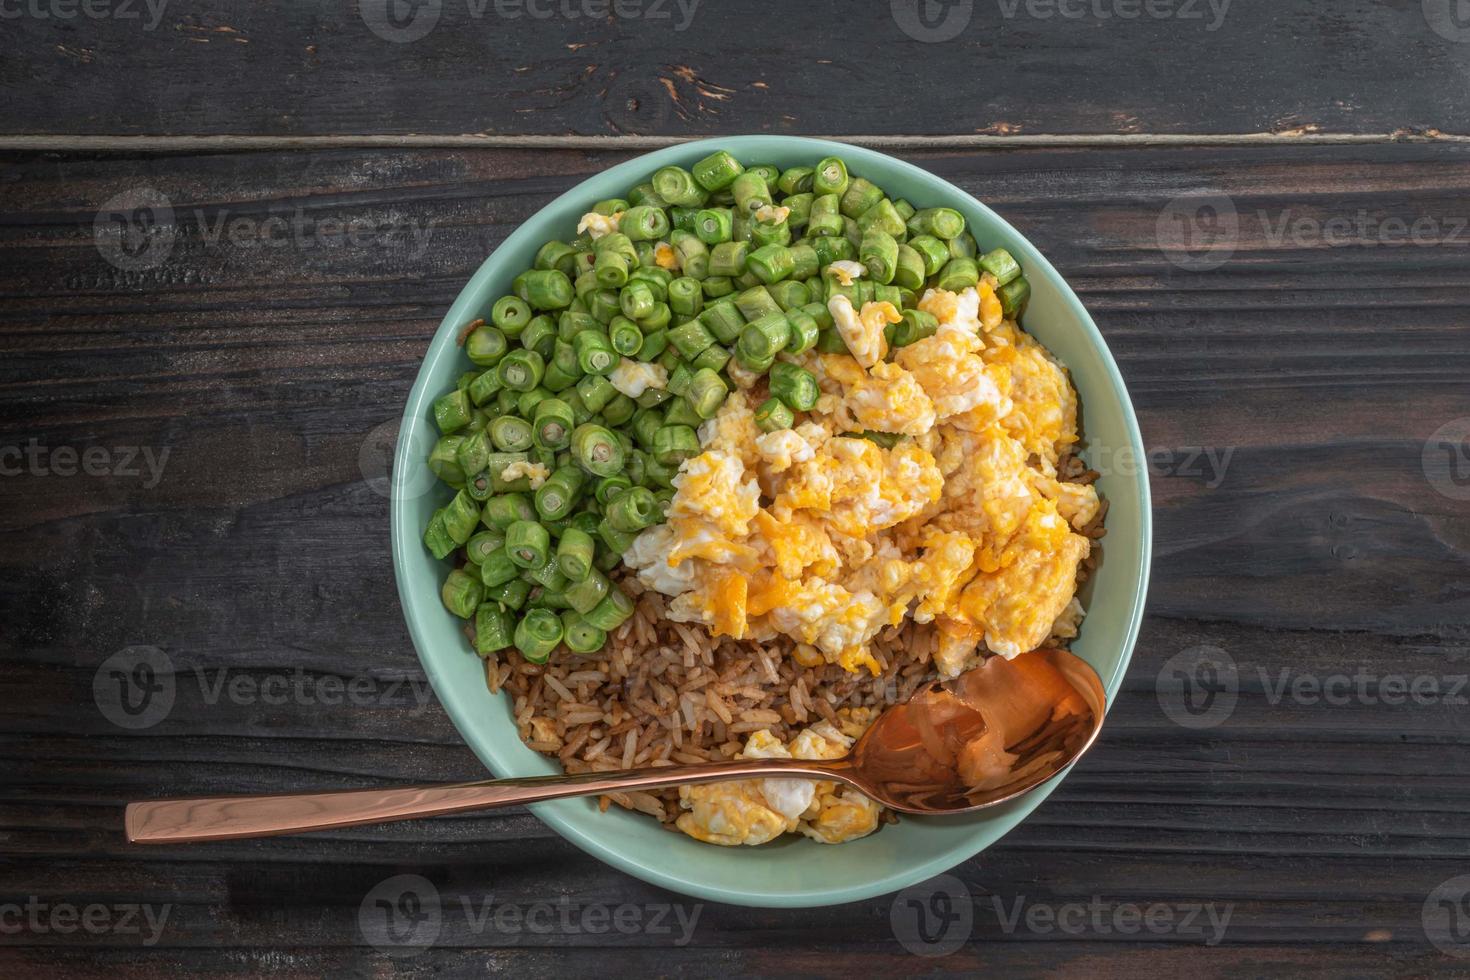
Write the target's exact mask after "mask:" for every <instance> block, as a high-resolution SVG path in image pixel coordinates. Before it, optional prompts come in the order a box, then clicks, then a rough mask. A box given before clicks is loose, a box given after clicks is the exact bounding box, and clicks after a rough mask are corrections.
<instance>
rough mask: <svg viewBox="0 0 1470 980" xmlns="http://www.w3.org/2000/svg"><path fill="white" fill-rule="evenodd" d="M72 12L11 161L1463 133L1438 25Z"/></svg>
mask: <svg viewBox="0 0 1470 980" xmlns="http://www.w3.org/2000/svg"><path fill="white" fill-rule="evenodd" d="M69 3H70V0H27V5H26V6H21V5H20V4H19V3H17V4H16V5H15V7H14V10H13V11H12V12H10V13H7V14H6V15H5V18H6V19H5V28H6V36H7V57H6V59H5V60H4V62H3V64H0V83H3V84H4V86H5V89H6V91H7V93H9V94H10V95H11V97H10V98H8V99H6V100H5V103H4V105H3V106H0V136H3V135H10V134H68V135H95V134H107V135H139V134H146V135H166V134H167V135H195V134H239V135H269V136H279V137H287V136H303V135H323V134H327V135H330V134H364V133H371V134H406V133H428V134H438V135H447V134H469V133H475V134H491V135H526V134H557V135H560V134H578V135H584V136H595V135H622V134H642V135H668V136H697V135H712V134H719V133H737V132H777V133H801V134H844V133H862V134H869V135H884V134H914V135H918V134H923V135H936V134H949V135H953V134H974V133H992V134H1000V135H1014V134H1023V135H1024V134H1057V133H1062V134H1066V133H1083V134H1098V133H1110V134H1111V133H1187V134H1207V133H1259V132H1286V133H1312V132H1317V131H1326V132H1334V133H1337V132H1341V133H1376V134H1388V133H1395V132H1404V133H1437V132H1443V133H1451V134H1466V133H1470V106H1467V104H1466V101H1465V99H1464V98H1462V93H1463V92H1464V89H1465V83H1466V81H1467V76H1470V43H1465V42H1466V40H1467V39H1470V27H1467V26H1466V25H1464V24H1461V23H1460V22H1459V21H1458V20H1456V19H1455V16H1454V14H1453V12H1452V11H1453V9H1454V5H1453V4H1451V3H1449V2H1448V0H1424V2H1422V3H1421V0H1401V2H1396V3H1391V4H1386V3H1378V2H1374V0H1343V2H1338V3H1332V4H1321V3H1318V2H1315V0H1149V2H1148V3H1147V4H1145V3H1143V2H1142V0H891V2H882V0H878V2H871V3H851V2H846V0H823V2H816V3H799V4H798V3H786V2H782V0H749V2H741V3H729V2H717V0H617V2H616V4H611V3H610V0H393V2H392V3H391V4H390V3H388V0H355V2H353V3H333V2H331V0H309V2H302V3H289V2H284V0H273V2H262V3H255V4H248V5H245V4H237V3H229V2H227V0H199V2H190V3H187V4H186V3H179V2H172V3H171V2H168V0H151V4H152V6H151V7H150V6H149V3H148V2H145V0H91V2H90V3H89V5H88V6H89V9H96V10H98V11H101V12H104V13H106V16H98V17H93V16H87V15H85V14H82V13H79V12H76V11H77V8H76V7H75V5H71V6H68V5H69ZM68 9H70V10H71V11H73V13H72V15H71V16H65V11H67V10H68ZM10 10H11V8H9V7H7V11H10ZM33 11H38V12H39V15H38V13H36V12H33ZM389 11H393V12H394V13H393V15H392V16H390V14H389ZM373 27H377V28H378V29H379V30H378V31H377V32H375V31H374V30H373ZM425 29H427V33H423V36H422V37H418V39H416V40H411V41H410V40H406V39H408V38H411V37H417V36H418V35H419V34H420V33H421V32H423V31H424V30H425ZM385 38H399V39H403V40H402V41H401V42H395V41H393V40H385ZM940 38H942V39H943V40H938V39H940ZM924 39H935V40H924ZM1457 39H1458V40H1457ZM793 63H795V64H797V65H799V66H800V70H797V71H793V70H792V66H793ZM120 77H121V78H126V79H127V82H126V84H118V80H119V78H120Z"/></svg>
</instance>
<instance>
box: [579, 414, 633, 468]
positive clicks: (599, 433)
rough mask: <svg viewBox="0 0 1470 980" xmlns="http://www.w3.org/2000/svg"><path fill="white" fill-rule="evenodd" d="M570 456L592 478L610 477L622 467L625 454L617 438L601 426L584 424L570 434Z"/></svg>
mask: <svg viewBox="0 0 1470 980" xmlns="http://www.w3.org/2000/svg"><path fill="white" fill-rule="evenodd" d="M572 456H573V458H575V459H576V461H577V464H578V465H579V466H581V467H582V468H583V469H584V470H586V471H587V472H588V473H591V474H592V475H593V476H612V475H613V474H614V473H616V472H618V471H619V470H620V469H622V467H623V460H624V458H625V454H624V452H623V447H622V445H621V444H620V443H619V442H618V440H617V437H616V436H614V435H613V434H612V432H611V431H610V430H608V429H606V428H605V427H603V426H600V425H595V424H593V423H586V424H583V425H579V426H577V428H576V429H575V430H573V432H572Z"/></svg>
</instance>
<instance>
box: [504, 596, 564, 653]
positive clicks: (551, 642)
mask: <svg viewBox="0 0 1470 980" xmlns="http://www.w3.org/2000/svg"><path fill="white" fill-rule="evenodd" d="M560 642H561V619H560V618H559V617H558V616H557V615H556V613H554V612H552V611H551V610H549V609H531V610H529V611H527V613H526V614H525V615H524V616H522V617H521V621H520V622H519V623H517V624H516V629H515V647H516V649H517V650H519V651H520V652H521V656H522V657H523V658H524V659H525V660H526V662H528V663H533V664H544V663H546V661H547V660H549V659H550V658H551V651H552V650H555V649H556V645H557V644H558V643H560Z"/></svg>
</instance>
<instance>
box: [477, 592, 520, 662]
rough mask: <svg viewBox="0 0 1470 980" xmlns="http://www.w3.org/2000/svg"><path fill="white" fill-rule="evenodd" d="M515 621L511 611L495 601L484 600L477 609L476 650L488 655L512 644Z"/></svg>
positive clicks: (481, 654)
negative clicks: (497, 604) (500, 606)
mask: <svg viewBox="0 0 1470 980" xmlns="http://www.w3.org/2000/svg"><path fill="white" fill-rule="evenodd" d="M514 631H515V621H514V619H513V618H512V617H511V615H510V613H508V612H506V611H505V610H503V609H500V608H499V607H497V606H496V605H494V604H493V603H489V602H482V603H480V607H479V608H478V609H476V610H475V652H476V653H478V654H479V655H480V656H482V657H487V656H489V655H490V654H492V653H495V652H496V651H498V650H504V649H505V648H506V647H508V646H510V644H511V640H512V637H513V635H514Z"/></svg>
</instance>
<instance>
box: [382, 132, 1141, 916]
mask: <svg viewBox="0 0 1470 980" xmlns="http://www.w3.org/2000/svg"><path fill="white" fill-rule="evenodd" d="M721 148H723V149H727V150H729V151H731V152H732V153H734V154H735V155H736V156H737V157H738V158H739V159H740V160H742V161H744V162H747V163H749V162H762V163H773V164H776V165H778V166H780V167H787V166H793V165H796V164H813V163H815V162H816V161H817V160H818V159H820V158H821V157H824V156H828V155H840V156H842V157H843V158H844V159H846V160H847V163H848V167H849V168H850V169H851V170H852V172H853V173H854V174H858V175H861V176H863V177H867V178H868V179H869V180H872V181H873V182H875V183H876V184H878V185H879V186H880V187H882V188H883V189H884V190H885V191H886V192H888V194H890V195H891V196H893V197H903V198H906V199H907V200H909V201H911V202H912V203H913V204H914V205H915V206H916V207H930V206H936V205H946V206H948V207H952V208H956V209H957V210H959V211H960V212H961V213H962V214H964V216H965V218H966V219H967V220H968V221H969V227H970V230H971V231H972V232H973V233H974V235H975V237H976V239H978V240H979V242H980V244H981V246H982V248H985V249H989V248H994V247H996V246H998V245H999V246H1004V247H1006V248H1007V249H1009V250H1010V251H1011V253H1012V254H1013V255H1015V256H1016V258H1017V259H1019V260H1020V262H1021V265H1022V267H1023V268H1024V269H1025V270H1026V275H1027V277H1028V278H1029V279H1030V280H1031V289H1032V295H1031V302H1030V307H1029V308H1028V309H1027V311H1026V314H1025V317H1024V326H1025V328H1026V329H1027V330H1028V331H1029V332H1030V333H1031V334H1032V335H1034V336H1035V337H1036V338H1037V339H1038V340H1040V341H1041V342H1042V343H1043V344H1045V345H1046V346H1047V347H1048V348H1049V349H1050V350H1051V351H1052V352H1054V353H1055V354H1056V355H1057V356H1058V357H1059V358H1060V359H1061V360H1062V361H1063V363H1065V364H1066V365H1067V367H1068V368H1069V369H1070V370H1071V374H1072V381H1073V384H1075V385H1076V387H1077V391H1078V392H1079V395H1080V399H1081V404H1082V412H1083V427H1084V430H1085V437H1086V440H1087V441H1086V442H1085V443H1084V445H1085V446H1086V447H1088V449H1090V450H1091V451H1093V452H1095V453H1096V458H1098V459H1099V460H1101V459H1102V457H1103V452H1100V451H1098V450H1099V449H1101V448H1103V447H1105V450H1104V451H1105V452H1106V454H1107V457H1106V458H1107V460H1109V461H1119V460H1125V459H1132V460H1140V461H1141V460H1143V459H1144V455H1143V446H1142V444H1141V442H1140V440H1139V434H1138V423H1137V421H1136V420H1135V418H1134V415H1133V408H1132V406H1131V405H1130V403H1129V400H1128V392H1127V390H1126V389H1125V388H1124V386H1123V379H1122V378H1121V377H1120V376H1119V374H1118V368H1117V366H1116V365H1115V364H1114V363H1113V358H1112V356H1111V355H1110V354H1109V353H1108V348H1107V345H1106V344H1104V343H1103V339H1102V336H1101V335H1100V334H1099V333H1098V331H1097V327H1096V326H1094V325H1093V322H1092V319H1091V317H1089V316H1088V315H1087V311H1086V310H1085V309H1083V307H1082V304H1081V302H1079V301H1078V299H1077V297H1076V295H1074V294H1073V292H1072V290H1071V289H1069V288H1068V286H1067V284H1066V283H1065V282H1063V281H1062V277H1061V276H1059V275H1058V274H1057V271H1056V270H1055V269H1053V268H1052V267H1051V264H1050V263H1049V262H1047V261H1046V259H1044V258H1043V257H1042V256H1041V253H1040V252H1038V251H1037V250H1036V249H1035V248H1034V247H1033V246H1032V245H1031V243H1030V242H1028V241H1026V239H1024V238H1022V237H1021V235H1020V234H1018V233H1017V232H1016V230H1015V229H1014V228H1012V227H1011V226H1010V225H1008V224H1006V223H1005V222H1004V221H1002V220H1001V219H1000V218H999V217H997V216H996V215H995V213H994V212H992V211H991V210H990V209H989V208H987V207H985V205H983V204H981V203H980V202H979V201H977V200H975V199H974V198H973V197H971V196H969V195H968V194H966V193H964V192H963V191H961V190H959V189H958V188H956V187H954V186H953V185H952V184H950V183H948V182H946V181H944V180H941V179H940V178H938V177H936V176H934V175H933V174H931V173H928V172H926V171H924V170H921V169H920V168H918V167H916V166H913V165H912V164H908V163H904V162H903V161H901V160H896V159H894V158H893V157H890V156H885V155H884V154H882V153H877V152H874V151H872V150H865V149H861V148H859V147H855V146H848V145H846V144H841V143H833V142H829V141H826V140H814V139H800V138H795V137H784V136H736V137H728V138H722V139H717V140H702V141H699V142H695V143H684V144H681V145H678V146H672V147H669V148H667V149H663V150H658V151H656V152H654V153H649V154H647V155H645V156H641V157H639V158H637V159H636V160H630V161H628V162H627V163H623V164H619V165H618V166H615V167H612V168H611V169H609V170H606V171H604V172H602V173H600V174H598V175H596V176H595V177H592V178H589V179H588V180H586V181H583V182H582V183H581V184H578V185H577V186H576V187H574V188H573V189H572V190H570V191H568V192H567V193H565V194H563V195H562V196H561V197H559V198H557V199H556V200H555V201H552V202H551V203H550V204H548V205H547V206H546V207H544V208H542V209H541V211H539V212H538V213H537V214H536V215H534V216H533V217H532V218H531V219H530V220H529V221H527V222H526V223H525V224H523V225H521V227H520V228H518V229H516V231H515V232H514V233H513V234H511V236H510V237H509V238H507V239H506V240H505V243H504V244H503V245H501V246H500V247H499V248H498V249H496V250H495V253H494V254H493V255H491V256H490V257H489V258H488V259H486V260H485V263H484V264H483V265H482V266H480V269H479V271H478V272H476V273H475V275H474V277H473V278H471V279H470V281H469V283H468V284H466V286H465V287H464V289H463V290H461V292H460V294H459V297H458V299H456V300H455V302H454V305H453V306H452V307H451V308H450V310H449V312H448V313H447V314H446V315H445V317H444V321H443V322H442V323H441V324H440V325H439V332H438V333H437V334H436V335H435V337H434V340H433V343H431V344H430V345H429V352H428V356H426V357H425V358H424V363H423V367H422V368H420V369H419V375H418V379H417V381H416V382H415V383H414V386H413V391H412V392H411V393H410V394H409V396H408V406H407V408H406V409H405V410H404V414H403V424H402V428H401V429H400V432H399V441H398V448H397V453H396V458H395V460H394V466H393V480H392V488H393V495H392V534H393V566H394V572H395V574H396V575H397V578H398V594H399V597H400V599H401V600H402V603H403V611H404V615H405V616H406V618H407V620H408V629H409V633H410V634H411V635H412V637H413V642H414V645H415V647H417V648H418V653H419V658H420V659H421V660H422V661H423V664H424V669H425V670H426V671H427V673H428V675H429V679H430V681H431V682H432V683H433V686H434V691H435V693H436V694H437V695H438V697H439V700H440V701H441V702H442V703H443V704H444V707H445V708H447V709H448V711H449V715H450V717H451V718H452V719H453V720H454V724H455V726H456V727H457V728H458V729H459V731H460V732H461V733H462V734H463V735H464V737H465V740H466V741H467V742H468V743H469V744H470V747H471V748H472V749H474V751H475V754H476V755H478V756H479V757H480V759H481V760H482V761H483V762H484V763H485V765H486V766H487V767H488V768H489V769H490V770H491V771H492V772H493V773H495V774H496V775H497V776H531V775H538V774H544V773H552V772H555V771H557V766H556V765H555V764H554V763H553V761H552V760H550V759H548V758H547V757H545V756H542V755H539V754H537V753H536V752H533V751H532V750H530V749H528V748H526V747H525V746H524V745H522V744H521V741H520V739H519V738H517V736H516V730H515V726H514V725H513V724H512V721H511V713H510V707H509V700H508V699H507V698H505V697H496V696H492V695H491V694H490V693H489V692H488V691H487V690H486V688H485V680H484V672H483V670H482V668H481V665H480V661H479V659H478V658H477V657H476V656H475V655H474V654H473V653H472V652H470V650H469V648H468V646H467V645H466V643H465V639H464V635H463V634H462V633H461V632H460V627H461V622H460V620H458V619H455V618H454V617H453V616H451V615H450V614H449V613H448V612H446V611H445V610H444V608H443V606H441V605H440V602H439V585H440V581H441V580H442V577H443V575H444V571H445V569H444V564H443V563H442V562H439V561H435V560H434V558H433V556H431V555H430V554H429V553H428V552H427V551H426V550H425V549H424V546H423V544H422V543H421V540H420V536H421V534H422V531H423V528H424V525H425V523H426V522H427V521H428V519H429V517H430V515H431V514H432V513H433V511H434V509H435V508H437V507H439V506H442V505H443V504H444V503H445V501H447V500H448V499H449V493H448V488H446V487H444V486H442V485H437V486H436V485H435V484H434V480H433V478H432V476H431V475H430V474H429V473H428V469H427V466H426V465H425V457H426V456H427V454H428V450H429V447H431V446H432V445H433V441H434V437H435V430H434V422H433V418H432V414H431V405H432V403H433V400H434V398H435V397H436V396H438V395H440V394H442V393H443V392H445V391H448V390H449V389H451V388H452V387H453V386H454V383H455V379H456V378H457V377H458V376H459V374H460V373H461V372H463V371H465V370H467V369H468V367H469V365H468V362H467V361H465V360H464V359H463V357H462V355H461V354H460V351H459V349H458V348H457V347H456V346H455V335H456V333H457V332H458V331H459V329H460V328H461V327H462V326H463V325H464V324H465V323H468V322H469V321H470V320H473V319H474V318H475V317H480V316H484V317H487V318H488V316H489V311H490V306H491V304H492V303H493V302H494V301H495V300H496V299H497V298H498V297H500V296H501V295H503V294H504V293H506V292H508V291H509V289H510V281H511V278H512V277H513V276H514V275H516V274H517V273H518V272H520V271H521V270H524V269H526V268H528V267H529V266H530V265H531V260H532V257H533V256H534V254H535V252H536V249H537V248H538V247H539V246H540V245H541V244H542V243H543V242H545V241H546V240H547V239H550V238H560V239H566V238H569V237H570V236H571V235H572V234H573V233H574V229H575V228H576V224H577V219H578V218H579V217H580V216H581V215H582V214H583V213H584V212H586V211H588V210H589V209H590V208H591V205H592V203H593V202H594V201H598V200H601V199H603V198H610V197H619V196H622V195H623V194H624V193H626V192H627V190H628V189H629V188H630V187H632V186H633V185H635V184H638V183H641V182H642V181H644V180H647V179H648V177H649V176H650V175H651V174H652V173H653V172H654V171H655V170H657V169H658V168H659V167H662V166H666V165H668V164H671V163H677V164H681V165H683V166H685V167H688V166H690V165H691V164H693V163H694V162H695V161H696V160H699V159H700V158H701V157H704V156H707V155H708V154H709V153H711V152H713V151H714V150H716V149H721ZM1127 450H1131V451H1132V455H1131V457H1129V456H1127V455H1126V454H1125V453H1126V451H1127ZM1099 489H1100V491H1101V493H1102V495H1103V497H1104V498H1106V499H1107V500H1108V501H1110V509H1109V511H1108V517H1107V528H1108V535H1107V539H1106V541H1105V546H1104V548H1103V551H1102V562H1101V567H1100V568H1099V569H1098V570H1097V572H1096V573H1095V574H1094V576H1093V578H1092V580H1091V581H1090V582H1089V583H1088V589H1087V592H1088V593H1090V595H1089V594H1086V593H1084V601H1085V602H1086V605H1087V610H1088V615H1087V619H1086V620H1085V622H1084V624H1083V627H1082V633H1081V636H1080V637H1079V638H1078V641H1077V642H1076V643H1075V644H1074V645H1073V650H1074V651H1075V652H1076V653H1077V654H1079V655H1080V656H1082V657H1084V658H1086V659H1087V661H1088V662H1089V663H1091V664H1092V665H1093V667H1095V668H1096V669H1097V671H1098V673H1099V675H1101V677H1102V678H1103V680H1104V681H1105V682H1106V684H1107V690H1108V696H1109V698H1111V697H1112V696H1113V695H1114V694H1115V693H1116V692H1117V690H1118V686H1119V684H1120V682H1121V681H1122V678H1123V672H1124V670H1125V668H1126V667H1127V665H1128V658H1129V655H1130V654H1131V653H1132V651H1133V643H1134V639H1135V638H1136V636H1137V634H1138V626H1139V621H1140V619H1141V618H1142V615H1143V603H1144V594H1145V591H1146V587H1147V581H1148V568H1149V549H1150V539H1151V530H1150V513H1149V491H1148V477H1147V474H1146V472H1145V468H1144V467H1142V466H1116V467H1113V468H1112V471H1110V472H1106V473H1105V474H1104V475H1103V477H1102V478H1101V480H1100V481H1099ZM1064 775H1065V774H1063V776H1064ZM1063 776H1058V777H1057V778H1056V779H1053V780H1051V781H1050V782H1048V783H1047V784H1046V785H1044V786H1042V787H1039V788H1038V789H1037V790H1035V791H1034V792H1032V793H1030V794H1028V795H1027V796H1025V797H1023V798H1021V799H1019V800H1016V801H1013V802H1012V803H1010V804H1008V805H1004V806H999V807H996V808H994V809H991V810H986V811H983V812H981V813H979V814H975V815H970V816H961V817H948V818H930V819H920V818H914V817H904V818H903V819H902V821H901V822H899V823H898V824H896V825H894V826H889V827H884V828H883V829H882V830H880V831H878V832H877V833H875V834H873V835H871V836H869V837H866V838H864V839H862V840H857V841H852V842H850V843H846V844H841V845H838V846H835V847H834V846H830V845H824V844H818V843H815V842H813V841H811V840H807V839H805V838H802V837H798V836H796V835H788V836H787V837H786V838H785V839H782V840H779V841H775V842H773V843H770V844H766V845H764V846H761V847H737V848H725V847H715V846H712V845H709V844H702V843H699V842H698V841H696V840H694V839H693V838H690V837H685V836H683V835H680V834H671V833H669V832H668V831H666V830H663V829H662V828H660V827H659V826H658V825H657V824H656V823H655V822H654V821H652V820H650V819H649V818H647V817H645V816H641V815H638V814H633V813H626V812H621V811H618V810H617V809H616V808H614V809H613V810H611V811H609V812H607V813H601V812H599V811H598V809H597V806H596V804H595V803H594V802H593V801H591V800H585V799H584V800H563V801H558V802H555V803H543V804H538V805H536V806H534V807H532V810H534V811H535V813H536V815H537V816H538V817H540V818H541V819H542V820H544V821H545V822H546V823H548V824H550V825H551V826H552V827H553V828H555V829H556V831H557V832H558V833H560V834H561V835H562V836H564V837H566V838H567V839H568V840H570V841H571V842H572V843H574V844H576V845H577V846H578V847H581V848H582V849H583V850H586V851H587V852H589V853H591V854H594V855H596V856H597V857H598V858H600V859H602V860H603V861H606V862H607V863H609V864H611V865H613V866H614V867H617V868H620V869H622V870H623V871H626V872H628V873H629V874H632V875H635V876H637V877H639V878H642V879H643V880H645V881H649V882H652V883H654V884H656V885H661V886H663V887H665V888H668V889H671V890H673V891H676V892H682V893H684V894H686V895H691V896H695V897H698V898H703V899H708V900H712V901H719V902H732V903H735V904H739V905H755V906H772V907H799V906H813V905H834V904H838V903H841V902H852V901H857V900H860V899H865V898H870V897H872V896H874V895H881V894H883V893H885V892H890V891H894V890H895V889H899V888H904V887H906V886H908V885H910V884H913V883H914V882H918V881H922V880H924V879H926V878H929V877H932V876H934V875H936V874H938V873H940V872H942V871H944V870H946V869H948V868H951V867H953V866H954V865H956V864H959V863H960V862H961V861H964V860H965V859H966V858H968V857H970V856H972V855H974V854H976V853H977V852H979V851H981V850H982V849H984V848H985V847H988V846H989V845H990V844H992V843H994V842H995V841H996V840H998V839H999V838H1000V837H1001V835H1002V834H1004V833H1006V832H1007V831H1009V830H1010V829H1011V828H1012V827H1014V826H1016V824H1018V823H1020V822H1021V821H1022V820H1023V819H1025V817H1026V815H1027V814H1029V813H1030V812H1031V811H1032V810H1034V809H1035V808H1036V807H1037V806H1038V805H1039V804H1040V803H1041V801H1042V800H1044V799H1046V797H1047V795H1048V794H1049V793H1051V791H1052V790H1053V789H1055V788H1056V785H1057V783H1058V782H1059V781H1060V779H1061V778H1063Z"/></svg>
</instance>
